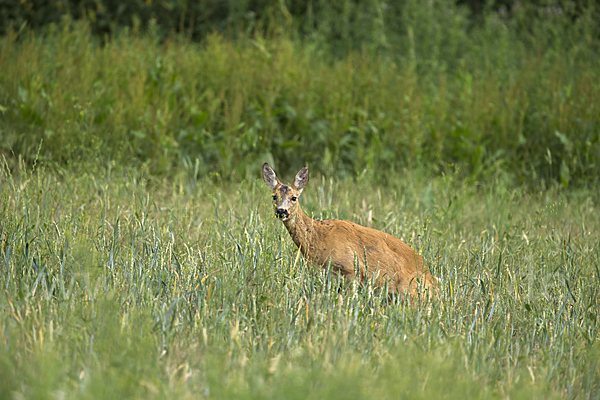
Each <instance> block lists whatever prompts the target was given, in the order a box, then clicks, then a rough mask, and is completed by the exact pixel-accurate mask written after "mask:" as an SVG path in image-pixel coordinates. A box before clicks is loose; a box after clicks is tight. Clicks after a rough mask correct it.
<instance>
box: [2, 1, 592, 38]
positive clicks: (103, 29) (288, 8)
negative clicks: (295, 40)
mask: <svg viewBox="0 0 600 400" xmlns="http://www.w3.org/2000/svg"><path fill="white" fill-rule="evenodd" d="M456 4H457V5H459V6H464V7H466V8H467V9H468V10H469V11H470V12H469V15H470V19H471V21H472V22H473V23H477V21H479V20H481V18H483V16H484V15H485V14H486V12H495V13H498V14H499V15H501V16H504V17H509V18H512V17H514V16H515V14H519V16H520V18H521V19H522V20H523V22H524V24H525V25H526V22H527V20H528V19H530V18H540V17H543V16H544V15H548V14H549V13H550V14H564V15H567V16H569V17H570V18H571V20H572V21H576V20H577V19H578V18H579V17H580V16H581V15H582V14H583V13H585V12H586V10H589V9H590V8H592V9H594V10H595V11H594V12H595V13H596V14H598V10H600V0H572V1H566V0H555V1H547V0H531V1H526V2H522V1H516V0H493V1H485V0H456ZM409 6H410V2H409V1H406V0H403V1H389V2H382V1H374V0H368V1H359V0H345V1H335V2H331V1H326V0H301V1H297V0H296V1H290V0H288V1H283V2H274V1H267V0H202V1H187V0H164V1H153V0H129V1H121V0H3V1H2V2H0V34H4V33H6V32H7V31H8V30H9V29H11V28H12V29H13V30H18V29H19V28H20V27H22V26H25V25H26V26H29V27H30V28H33V29H39V28H42V27H44V26H46V25H48V24H52V23H58V22H60V21H61V19H63V18H64V17H65V16H67V15H70V16H71V17H72V18H73V19H74V20H77V19H81V18H86V19H88V20H89V21H90V24H91V29H92V32H93V33H94V34H97V35H101V36H104V35H111V34H113V33H115V32H117V31H118V30H119V29H121V28H124V27H130V28H136V29H141V30H146V29H148V27H149V26H150V24H151V21H154V22H155V25H156V26H157V30H158V33H159V34H160V35H161V36H164V35H167V34H169V33H172V32H176V33H179V34H182V35H184V36H186V37H188V38H190V39H192V40H196V41H197V40H201V39H202V38H203V37H205V36H206V35H207V34H209V33H210V32H213V31H218V32H221V33H223V34H227V35H231V36H236V35H239V34H247V33H248V32H252V31H255V30H257V29H261V30H264V31H265V32H268V31H270V30H274V29H278V28H281V27H284V28H285V29H288V30H291V31H293V32H294V33H297V34H300V35H303V36H306V35H312V34H314V33H315V32H318V33H319V34H321V35H324V36H325V37H326V38H327V40H329V41H332V42H340V41H341V42H343V46H342V48H345V47H347V46H348V45H349V44H350V45H354V47H355V46H357V45H359V44H360V42H361V40H365V39H367V38H368V37H369V36H371V35H372V34H373V30H375V31H377V28H378V26H381V24H385V29H386V31H388V34H390V33H393V32H404V30H405V27H404V26H403V25H402V24H398V23H397V22H398V21H399V19H398V18H397V17H398V15H399V14H403V12H404V8H405V7H409ZM434 6H438V7H439V5H434ZM598 21H600V18H599V19H598ZM599 24H600V22H599Z"/></svg>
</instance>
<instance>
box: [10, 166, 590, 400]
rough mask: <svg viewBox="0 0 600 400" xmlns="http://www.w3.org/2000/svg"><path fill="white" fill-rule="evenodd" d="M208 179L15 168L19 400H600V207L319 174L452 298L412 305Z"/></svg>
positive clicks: (254, 202)
mask: <svg viewBox="0 0 600 400" xmlns="http://www.w3.org/2000/svg"><path fill="white" fill-rule="evenodd" d="M194 176H195V175H194V173H193V170H191V171H189V173H187V174H180V175H178V176H177V177H175V178H163V179H156V178H154V179H151V180H147V179H146V177H145V176H144V175H143V174H141V173H139V172H136V171H134V170H131V171H129V172H127V173H125V172H123V173H114V172H111V171H110V170H105V171H104V172H103V173H92V174H90V173H86V172H80V173H78V174H73V173H65V174H64V175H62V176H61V175H57V174H56V173H49V172H48V171H46V170H44V169H38V171H37V172H35V173H28V172H27V170H26V169H25V168H22V169H20V170H19V169H18V170H17V171H16V172H15V173H12V174H9V173H7V170H6V168H5V169H4V172H3V173H2V175H1V180H0V188H1V189H0V196H1V199H2V201H1V203H0V204H1V205H2V206H1V209H0V255H1V257H0V261H1V269H0V271H1V274H0V285H1V287H2V289H3V293H2V294H1V295H0V375H1V376H2V377H3V379H2V380H0V382H1V385H2V388H1V390H0V393H1V394H2V397H7V398H11V396H12V397H14V396H17V395H18V394H20V395H23V396H24V397H25V398H47V397H48V396H49V395H53V396H56V397H59V398H126V397H129V398H165V397H168V398H189V397H193V398H196V397H203V396H206V397H210V398H299V399H300V398H307V397H311V398H348V397H352V398H373V397H376V398H398V395H400V396H401V397H410V398H465V397H467V398H474V397H475V398H477V397H492V398H505V397H510V398H532V397H545V398H558V397H561V398H562V397H569V398H575V397H578V398H598V397H599V396H600V362H599V360H600V357H599V356H600V341H599V336H598V328H599V323H598V310H599V300H600V275H599V266H600V254H599V252H598V248H599V238H598V232H599V231H600V213H599V212H598V203H597V199H598V193H595V194H594V193H589V192H580V191H573V192H569V193H566V192H560V191H555V190H550V191H546V192H541V193H538V194H526V193H524V192H522V191H521V190H519V189H515V188H513V187H512V185H507V184H506V182H504V181H503V180H501V179H497V180H495V181H494V182H492V183H490V184H489V185H487V186H485V187H481V188H479V189H474V188H473V187H472V186H471V185H467V184H465V183H464V181H462V180H457V179H456V175H446V176H443V177H440V178H437V179H434V180H433V181H430V180H420V179H418V177H417V175H413V176H412V177H410V176H408V177H406V178H403V179H399V180H397V181H395V183H394V184H392V185H389V186H387V187H385V188H378V187H377V186H374V185H373V184H372V182H370V181H369V179H367V178H359V179H358V180H356V181H355V182H348V181H346V182H343V183H339V182H338V180H337V179H333V178H331V179H329V178H327V179H325V178H322V179H321V178H319V177H318V176H313V179H312V181H311V183H310V184H309V187H308V188H307V189H306V190H305V193H304V194H303V199H302V201H303V205H304V208H305V209H306V210H307V212H309V213H312V214H313V215H315V216H316V217H341V218H346V219H351V220H354V221H357V222H359V223H362V224H365V225H370V226H373V227H375V228H378V229H382V230H385V231H387V232H389V233H392V234H395V235H397V236H398V237H401V238H404V240H406V241H407V242H408V243H409V244H411V245H412V246H414V247H415V248H417V249H418V250H419V251H420V252H421V253H422V254H423V256H424V258H425V260H426V262H427V263H428V265H429V266H430V267H431V269H432V271H433V272H434V274H435V275H437V276H438V277H440V278H441V279H442V280H443V283H442V285H441V290H440V295H439V298H434V299H432V300H431V301H430V302H428V303H425V304H417V305H416V306H415V307H408V306H403V305H401V304H397V303H389V302H388V299H387V298H386V296H384V295H382V293H381V292H377V291H373V290H372V288H370V287H365V288H361V287H354V286H353V287H349V288H346V289H343V288H341V289H338V286H337V283H336V280H335V278H332V277H331V276H330V275H329V274H328V273H327V272H326V271H314V270H311V269H310V268H308V267H307V266H306V265H305V263H304V261H303V260H302V258H301V257H300V258H298V252H297V249H296V248H295V247H294V245H293V243H291V240H290V239H289V237H288V234H287V232H286V231H285V228H284V227H283V226H282V224H281V223H280V222H279V221H277V220H276V219H275V218H274V217H273V214H272V209H271V207H272V206H271V204H270V192H269V190H268V189H267V188H266V187H265V186H264V183H263V182H262V181H260V179H259V178H256V179H253V180H249V181H244V182H241V183H239V184H236V185H225V186H222V185H218V186H217V185H215V184H214V183H213V182H212V181H210V180H203V181H197V180H195V179H194ZM290 178H291V177H288V179H290ZM357 193H360V194H358V195H357Z"/></svg>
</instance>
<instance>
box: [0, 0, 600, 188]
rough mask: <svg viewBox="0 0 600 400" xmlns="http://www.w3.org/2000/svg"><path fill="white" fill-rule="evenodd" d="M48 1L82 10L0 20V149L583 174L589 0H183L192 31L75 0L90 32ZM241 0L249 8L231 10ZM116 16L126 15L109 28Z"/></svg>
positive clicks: (591, 32) (211, 162)
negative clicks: (492, 2) (506, 0)
mask: <svg viewBox="0 0 600 400" xmlns="http://www.w3.org/2000/svg"><path fill="white" fill-rule="evenodd" d="M7 4H12V3H7ZM15 4H16V3H15ZM27 4H29V3H28V2H24V3H19V4H18V6H15V7H16V8H15V7H13V8H15V9H18V10H17V11H14V10H13V11H12V12H13V14H14V13H16V14H19V13H21V14H22V13H23V12H24V11H23V10H25V9H26V8H27V7H26V5H27ZM48 4H49V5H48V7H51V6H57V4H59V3H52V2H51V3H48ZM60 4H63V3H60ZM66 4H67V3H64V6H65V9H64V10H71V11H72V12H73V14H75V15H81V16H82V17H84V19H83V20H80V21H74V20H72V19H70V17H68V16H67V17H64V16H63V17H61V18H58V17H56V18H54V19H55V20H59V19H60V21H59V22H57V23H50V24H49V25H45V27H44V29H42V30H41V31H36V30H31V29H29V28H28V27H24V28H23V29H21V30H18V31H15V27H16V26H17V25H18V24H16V22H17V19H18V18H16V17H15V19H14V20H12V21H13V22H14V24H13V28H9V30H8V31H7V33H6V35H5V36H4V37H3V38H2V42H1V54H0V106H1V107H2V108H1V109H0V110H1V111H0V113H1V114H0V133H1V135H2V138H3V140H2V144H1V146H2V148H3V149H4V152H5V154H8V155H14V157H18V156H21V157H23V158H25V159H28V160H32V159H33V158H34V155H36V154H39V156H40V159H41V160H43V161H47V162H56V163H59V164H62V165H64V164H68V163H73V162H75V163H77V162H81V160H87V161H89V160H94V159H95V160H97V162H99V163H101V164H104V163H106V161H107V160H108V159H116V160H119V164H122V163H123V162H125V163H133V164H135V165H140V164H141V165H147V166H148V167H149V168H150V169H151V170H152V171H153V172H154V173H158V174H162V173H171V172H170V171H172V169H173V168H180V167H181V166H182V165H197V170H198V173H199V174H207V173H214V174H218V175H219V176H221V177H225V178H232V177H236V178H239V177H243V176H246V175H247V174H250V175H254V174H256V173H258V168H259V166H260V165H261V164H262V162H264V161H271V162H274V163H275V164H276V166H277V167H278V169H279V170H282V171H284V172H288V171H291V170H292V169H297V168H299V167H300V166H301V165H303V164H310V166H311V167H312V168H313V170H317V171H320V172H323V173H327V174H330V173H333V172H334V171H335V172H336V173H338V174H339V175H340V176H343V175H349V176H354V175H356V174H357V173H362V172H363V171H365V170H367V171H369V172H370V173H372V176H373V177H374V178H376V179H380V180H387V179H388V177H389V176H390V175H394V174H397V173H399V172H400V171H403V170H410V169H412V168H414V167H417V166H419V167H425V168H428V169H429V170H431V172H437V171H448V168H450V169H452V168H454V167H455V166H458V167H459V168H461V169H462V171H463V173H464V176H468V177H470V178H472V179H474V180H480V179H486V178H487V177H489V176H491V175H493V174H496V173H508V174H510V175H511V176H513V177H515V178H517V179H518V180H520V181H527V182H536V181H540V180H541V181H543V182H547V181H557V182H560V183H562V184H563V185H564V186H568V185H569V183H570V182H573V181H576V182H580V183H593V182H597V180H598V177H599V176H600V175H599V174H598V171H600V168H598V159H599V157H600V138H599V135H600V133H599V132H600V126H599V125H600V122H599V121H600V87H599V86H600V68H598V65H599V57H600V56H599V54H600V51H599V48H598V44H599V36H598V26H599V25H598V22H597V21H598V20H600V19H597V18H596V17H597V11H598V9H597V8H596V6H595V4H594V3H589V4H587V3H586V5H585V7H584V6H583V5H581V4H579V3H577V4H578V6H577V7H576V8H573V7H571V8H569V7H567V6H566V5H567V3H557V4H555V5H554V6H552V7H550V6H549V5H547V6H545V7H542V6H535V7H534V6H527V7H525V6H519V7H517V6H514V7H511V8H510V12H509V11H507V10H508V8H506V7H504V8H502V7H500V8H498V7H496V8H494V7H488V8H486V9H485V10H483V11H481V12H479V13H478V14H476V15H477V16H478V18H479V19H474V18H475V17H469V15H471V14H469V12H468V11H467V8H464V6H457V5H455V4H454V3H453V2H449V1H445V0H436V1H433V2H426V3H423V2H419V1H411V0H407V1H405V2H398V3H393V4H387V3H380V2H376V1H371V2H357V3H354V2H351V1H341V2H332V3H330V2H315V3H314V4H313V3H311V2H308V3H302V4H304V6H300V3H291V4H289V7H288V6H286V3H283V2H281V3H277V4H276V5H274V4H271V3H269V4H270V5H268V6H267V5H266V4H262V3H257V4H258V5H253V3H252V4H251V3H239V9H238V8H236V7H233V6H231V7H229V8H227V10H228V11H227V13H225V11H224V10H225V9H224V8H223V7H225V6H224V5H223V4H225V3H221V2H215V3H214V4H213V3H210V2H199V3H194V4H198V5H196V6H194V7H200V5H199V4H202V7H208V8H207V10H209V9H210V10H209V11H206V13H207V14H206V18H207V19H208V20H210V21H211V22H210V23H206V24H204V23H202V24H196V25H194V26H195V27H196V28H194V29H200V28H201V27H202V29H206V31H205V32H203V33H197V34H196V33H194V34H192V36H191V37H192V38H194V39H196V38H202V40H201V41H200V43H198V44H196V43H194V42H190V41H189V40H188V39H186V36H185V35H177V34H174V33H173V34H166V33H165V32H175V31H177V30H179V31H181V32H183V31H182V30H181V29H179V28H178V29H176V27H177V26H179V25H173V24H171V25H169V24H168V23H166V22H165V23H163V22H162V19H161V18H167V17H168V15H169V14H168V13H167V14H164V15H163V14H162V13H158V12H156V7H167V5H168V4H171V3H168V2H167V3H160V4H158V3H152V2H148V3H142V2H140V3H136V2H131V3H127V4H129V5H128V6H126V7H125V8H123V7H108V5H107V6H105V5H103V4H104V3H101V2H98V3H93V7H96V8H97V9H98V10H100V9H101V10H107V11H106V12H107V14H106V18H107V19H108V20H110V21H113V25H114V26H113V25H111V28H110V30H109V31H108V32H110V35H109V36H95V35H94V33H101V32H102V29H100V27H99V26H100V22H99V19H98V18H99V16H98V15H96V16H94V15H95V14H94V13H92V8H93V7H92V6H91V4H92V3H90V5H87V3H77V6H76V3H73V4H71V3H68V4H71V5H70V6H68V7H67V6H66ZM107 4H108V3H107ZM173 4H175V3H173ZM177 4H180V3H177ZM185 4H186V3H181V4H180V6H181V7H184V6H185ZM569 4H570V3H569ZM254 6H256V10H258V11H260V12H255V13H254V14H253V15H254V17H253V18H255V19H256V21H257V22H256V24H255V25H252V24H251V25H247V24H243V23H241V22H240V23H239V24H238V23H237V22H236V21H238V20H239V21H241V20H240V19H239V18H241V17H239V18H238V17H236V16H237V15H238V14H239V13H241V14H239V15H242V14H243V15H245V16H248V15H249V13H250V11H249V10H250V9H251V8H252V7H254ZM559 6H560V7H559ZM77 7H79V8H77ZM82 7H83V8H86V9H88V10H89V12H88V13H87V14H86V13H79V14H77V13H76V12H75V10H76V9H81V8H82ZM136 7H137V8H136ZM169 7H171V6H169ZM173 7H175V5H173ZM190 7H191V6H190ZM211 7H212V8H211ZM303 7H304V8H303ZM553 7H554V8H553ZM561 7H562V8H561ZM565 7H566V8H565ZM2 9H3V10H4V11H3V12H4V13H5V15H6V13H7V12H8V11H7V10H9V11H10V10H11V8H10V6H8V5H4V6H3V8H2ZM173 9H175V8H173ZM571 9H573V10H578V11H577V12H576V13H575V11H573V12H567V11H565V10H571ZM19 10H20V11H19ZM39 10H40V8H39V7H34V6H32V7H30V11H31V13H33V14H32V16H31V18H30V20H31V21H34V20H35V18H34V17H33V15H38V14H36V13H37V12H38V11H39ZM64 10H63V9H61V10H58V11H57V13H59V14H60V15H63V14H64V13H65V11H64ZM108 10H110V12H109V11H108ZM119 10H121V11H119ZM136 10H137V11H136ZM144 10H146V11H144ZM149 10H155V11H149ZM236 10H237V11H236ZM311 10H312V11H311ZM503 10H504V11H503ZM59 11H60V12H59ZM238 11H239V13H238V14H236V13H237V12H238ZM40 12H41V11H40ZM119 12H121V13H123V18H125V20H123V21H122V20H121V19H119V18H120V17H119V15H121V14H119ZM146 12H147V13H149V14H145V13H146ZM173 12H175V11H173ZM178 12H179V11H178ZM186 12H187V11H186ZM190 12H191V11H190ZM113 13H117V14H113ZM224 13H225V14H224ZM16 14H15V15H16ZM21 14H19V15H21ZM200 14H201V13H200V11H198V15H200ZM11 15H12V14H11ZM23 15H24V14H23ZM27 15H29V14H27ZM51 15H54V14H51V13H50V14H49V17H48V18H49V20H50V21H51V20H52V17H51ZM135 15H138V17H139V18H138V17H134V16H135ZM149 15H154V16H155V17H156V18H154V19H150V20H148V19H147V18H146V17H147V16H149ZM160 15H162V16H161V17H160V18H158V16H160ZM186 15H187V14H186ZM203 15H204V14H203ZM225 15H226V16H225ZM309 17H310V18H312V19H310V18H309ZM128 18H129V19H133V20H134V21H138V22H140V23H135V24H134V25H133V28H132V29H117V27H121V26H122V25H127V23H126V21H129V19H128ZM136 18H137V19H136ZM203 18H204V17H203ZM244 18H245V17H244ZM307 18H308V19H310V21H308V20H307ZM167 19H168V18H167ZM141 21H145V22H148V21H149V22H148V26H147V29H143V28H146V26H145V25H143V26H142V24H141ZM182 21H183V22H182V24H183V25H181V26H179V27H180V28H182V27H183V26H185V25H186V24H187V22H185V18H184V19H182ZM219 21H220V22H219ZM307 21H308V22H307ZM36 24H37V23H33V22H32V25H34V26H35V25H36ZM40 24H41V22H40ZM107 24H108V23H106V24H105V25H107ZM220 24H221V25H220ZM222 24H225V25H226V26H227V28H225V25H222ZM307 24H308V25H307ZM5 25H6V24H5ZM108 25H110V24H108ZM108 25H107V26H108ZM307 26H308V27H310V29H309V28H307ZM216 31H218V32H221V33H209V32H216ZM194 32H196V31H194ZM187 37H189V35H188V36H187ZM38 149H39V152H38Z"/></svg>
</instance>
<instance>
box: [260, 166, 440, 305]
mask: <svg viewBox="0 0 600 400" xmlns="http://www.w3.org/2000/svg"><path fill="white" fill-rule="evenodd" d="M263 179H264V181H265V182H266V183H267V185H268V186H269V187H270V188H271V189H272V190H273V200H274V202H275V214H276V215H277V217H278V218H279V219H281V220H282V221H283V224H284V225H285V227H286V229H287V230H288V232H289V234H290V236H291V237H292V240H293V241H294V243H295V244H296V246H298V248H299V249H300V251H301V252H302V255H303V256H304V258H305V259H306V260H307V261H308V262H309V264H311V265H314V266H319V267H327V266H328V265H331V267H332V269H333V270H334V271H335V272H337V273H339V274H341V275H342V276H343V277H344V278H345V279H346V280H347V281H351V280H352V279H354V278H355V277H356V276H357V274H356V271H355V265H358V267H359V271H358V277H359V278H360V280H361V281H363V282H364V281H365V280H366V279H372V278H374V279H375V284H376V285H377V286H379V287H383V286H384V285H385V283H386V282H387V284H388V291H389V292H390V293H398V294H403V293H404V292H408V293H409V294H410V295H414V294H415V292H416V290H417V289H418V287H419V286H420V287H432V288H435V287H436V286H437V279H436V278H435V277H433V276H432V275H431V274H430V273H429V271H428V269H427V268H426V267H424V263H423V258H422V257H421V256H420V255H418V254H417V253H416V252H415V251H414V250H413V249H411V248H410V247H409V246H408V245H407V244H406V243H404V242H403V241H402V240H400V239H398V238H396V237H394V236H392V235H390V234H387V233H384V232H381V231H378V230H375V229H371V228H367V227H364V226H361V225H358V224H355V223H353V222H350V221H343V220H339V219H329V220H323V221H320V220H314V219H312V218H310V217H309V216H307V215H306V214H305V213H304V211H302V209H301V208H300V204H298V201H297V200H298V197H299V196H300V194H301V193H302V190H303V189H304V187H306V184H307V183H308V168H306V167H304V168H302V169H301V170H300V172H298V174H297V175H296V178H295V179H294V183H293V184H292V185H284V184H282V183H281V182H280V181H279V179H277V176H276V175H275V172H273V170H272V169H271V167H270V166H269V165H268V164H267V163H265V164H264V165H263Z"/></svg>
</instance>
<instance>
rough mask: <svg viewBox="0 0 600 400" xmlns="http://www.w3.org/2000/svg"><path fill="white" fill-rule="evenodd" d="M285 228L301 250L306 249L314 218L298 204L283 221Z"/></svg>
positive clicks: (304, 250)
mask: <svg viewBox="0 0 600 400" xmlns="http://www.w3.org/2000/svg"><path fill="white" fill-rule="evenodd" d="M283 224H284V225H285V227H286V229H287V230H288V232H289V233H290V236H291V237H292V240H293V241H294V243H295V244H296V246H298V247H299V248H300V250H302V252H303V253H304V252H306V251H308V248H309V243H308V242H309V239H310V236H311V232H312V228H313V224H314V220H313V219H312V218H310V217H309V216H308V215H306V214H305V213H304V211H302V208H300V204H298V207H297V208H296V211H295V212H294V215H293V216H292V218H288V219H287V220H286V221H284V222H283Z"/></svg>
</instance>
